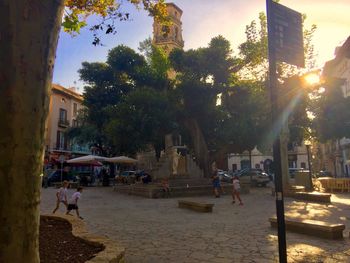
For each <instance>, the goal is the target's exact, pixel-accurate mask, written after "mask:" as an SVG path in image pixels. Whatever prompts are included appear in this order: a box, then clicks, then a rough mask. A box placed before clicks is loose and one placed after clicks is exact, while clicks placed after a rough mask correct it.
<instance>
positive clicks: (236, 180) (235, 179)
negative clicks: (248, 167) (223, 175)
mask: <svg viewBox="0 0 350 263" xmlns="http://www.w3.org/2000/svg"><path fill="white" fill-rule="evenodd" d="M232 186H233V189H232V190H233V191H232V199H233V201H232V204H234V203H235V201H236V200H235V199H236V197H237V199H238V201H239V205H243V202H242V200H241V197H240V191H241V185H240V183H239V178H238V176H234V177H233V180H232Z"/></svg>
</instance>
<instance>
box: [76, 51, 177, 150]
mask: <svg viewBox="0 0 350 263" xmlns="http://www.w3.org/2000/svg"><path fill="white" fill-rule="evenodd" d="M150 49H151V50H150V53H149V56H150V57H148V58H145V57H144V56H142V55H140V54H138V53H136V52H135V51H134V50H132V49H131V48H128V47H126V46H123V45H120V46H117V47H115V48H113V49H111V50H110V51H109V53H108V56H107V61H106V63H96V62H95V63H88V62H84V63H83V64H82V68H81V69H80V70H79V73H80V77H81V79H82V80H83V81H85V83H86V84H88V86H86V87H85V92H84V94H83V96H84V106H86V112H85V113H84V114H82V115H81V119H82V121H81V127H78V128H75V129H72V131H70V135H71V137H74V138H75V139H76V140H80V141H83V142H87V143H90V144H91V145H94V146H96V147H98V148H100V149H108V150H109V151H112V153H114V154H117V153H123V154H133V153H135V152H136V151H137V150H141V149H144V148H145V147H146V146H148V145H154V146H155V148H157V149H158V148H159V147H160V146H159V145H160V142H159V140H160V138H164V135H165V132H168V130H169V125H173V117H172V114H171V111H170V110H169V107H168V106H167V103H168V102H167V100H166V99H167V98H166V97H165V92H166V90H168V89H169V87H170V84H171V82H170V81H168V79H167V76H166V75H165V72H166V71H165V68H166V67H167V62H166V59H165V58H164V55H163V53H162V52H161V51H160V50H158V49H157V48H154V47H150ZM164 110H166V112H164ZM152 114H153V115H152ZM163 116H166V117H163ZM157 120H158V121H159V122H158V123H157ZM161 143H163V139H161Z"/></svg>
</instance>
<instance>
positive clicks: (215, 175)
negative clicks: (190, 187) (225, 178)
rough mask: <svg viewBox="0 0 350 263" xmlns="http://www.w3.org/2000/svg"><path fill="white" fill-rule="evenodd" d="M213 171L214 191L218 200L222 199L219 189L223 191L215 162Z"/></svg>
mask: <svg viewBox="0 0 350 263" xmlns="http://www.w3.org/2000/svg"><path fill="white" fill-rule="evenodd" d="M212 169H213V174H212V177H211V178H212V183H213V191H214V195H215V197H216V198H219V197H220V193H219V189H221V185H220V177H219V174H218V169H217V167H216V163H215V162H213V164H212Z"/></svg>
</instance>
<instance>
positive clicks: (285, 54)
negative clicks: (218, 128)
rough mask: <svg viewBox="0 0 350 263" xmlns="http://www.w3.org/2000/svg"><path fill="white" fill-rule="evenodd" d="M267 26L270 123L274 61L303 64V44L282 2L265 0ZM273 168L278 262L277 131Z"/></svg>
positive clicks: (274, 105)
mask: <svg viewBox="0 0 350 263" xmlns="http://www.w3.org/2000/svg"><path fill="white" fill-rule="evenodd" d="M266 9H267V28H268V52H269V86H270V99H271V113H272V122H273V123H275V122H277V121H279V120H278V119H279V118H278V113H279V112H280V111H279V110H280V109H279V105H278V97H279V96H278V93H279V91H278V81H277V66H276V62H277V61H279V62H286V63H289V64H293V65H296V66H300V67H304V45H303V33H302V17H301V14H300V13H298V12H296V11H294V10H292V9H289V8H287V7H285V6H283V5H280V4H278V3H275V2H273V1H272V0H267V2H266ZM273 160H274V168H275V191H276V212H277V225H278V251H279V262H280V263H287V246H286V226H285V220H284V201H283V184H282V163H281V142H280V137H279V134H276V138H275V140H274V143H273Z"/></svg>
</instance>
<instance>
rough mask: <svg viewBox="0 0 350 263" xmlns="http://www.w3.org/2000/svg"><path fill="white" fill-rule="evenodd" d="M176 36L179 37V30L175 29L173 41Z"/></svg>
mask: <svg viewBox="0 0 350 263" xmlns="http://www.w3.org/2000/svg"><path fill="white" fill-rule="evenodd" d="M178 35H179V29H178V28H177V27H175V39H177V38H178Z"/></svg>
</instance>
